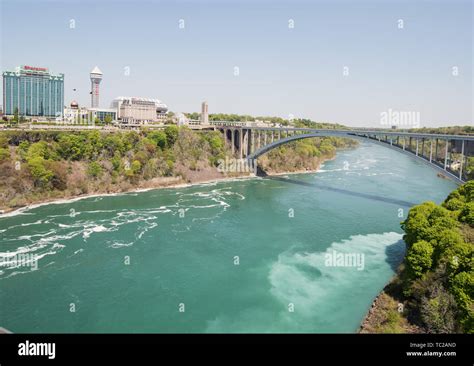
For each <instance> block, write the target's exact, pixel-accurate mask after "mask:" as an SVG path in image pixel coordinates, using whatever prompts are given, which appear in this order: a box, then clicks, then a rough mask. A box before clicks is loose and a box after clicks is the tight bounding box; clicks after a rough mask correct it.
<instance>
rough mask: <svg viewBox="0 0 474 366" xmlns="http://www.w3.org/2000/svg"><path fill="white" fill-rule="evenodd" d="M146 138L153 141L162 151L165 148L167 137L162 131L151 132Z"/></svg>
mask: <svg viewBox="0 0 474 366" xmlns="http://www.w3.org/2000/svg"><path fill="white" fill-rule="evenodd" d="M147 137H148V138H149V139H150V140H153V141H154V142H155V144H156V146H158V147H159V148H161V149H162V150H163V149H165V148H166V142H167V141H166V140H167V136H166V133H165V132H163V131H152V132H150V133H149V134H148V135H147Z"/></svg>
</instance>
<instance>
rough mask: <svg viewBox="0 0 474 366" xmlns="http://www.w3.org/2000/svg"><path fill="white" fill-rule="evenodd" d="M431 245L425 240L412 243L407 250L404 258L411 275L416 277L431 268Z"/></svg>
mask: <svg viewBox="0 0 474 366" xmlns="http://www.w3.org/2000/svg"><path fill="white" fill-rule="evenodd" d="M432 255H433V247H432V246H431V244H430V243H428V242H427V241H425V240H420V241H417V242H416V243H414V244H413V245H412V246H411V248H410V249H409V250H408V253H407V256H406V260H407V264H408V267H409V269H410V271H411V273H412V275H413V277H415V278H418V277H421V275H422V274H423V273H424V272H425V271H427V270H428V269H430V268H431V264H432V258H431V256H432Z"/></svg>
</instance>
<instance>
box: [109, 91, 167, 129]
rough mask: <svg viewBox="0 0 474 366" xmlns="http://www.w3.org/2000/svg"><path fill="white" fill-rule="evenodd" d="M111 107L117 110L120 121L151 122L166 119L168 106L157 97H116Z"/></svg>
mask: <svg viewBox="0 0 474 366" xmlns="http://www.w3.org/2000/svg"><path fill="white" fill-rule="evenodd" d="M111 108H113V109H115V110H116V111H117V119H118V120H119V121H120V122H122V123H152V122H158V121H160V122H161V121H163V120H164V119H166V113H167V112H168V106H167V105H166V104H165V103H163V102H162V101H161V100H159V99H150V98H139V97H117V98H115V99H114V100H113V101H112V105H111Z"/></svg>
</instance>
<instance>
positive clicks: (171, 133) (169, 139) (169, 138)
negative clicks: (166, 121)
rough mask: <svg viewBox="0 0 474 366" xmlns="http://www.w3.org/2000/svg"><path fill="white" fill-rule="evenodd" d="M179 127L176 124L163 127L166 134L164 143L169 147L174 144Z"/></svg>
mask: <svg viewBox="0 0 474 366" xmlns="http://www.w3.org/2000/svg"><path fill="white" fill-rule="evenodd" d="M178 133H179V128H178V126H174V125H172V126H167V127H165V134H166V145H167V146H168V147H171V146H173V145H174V143H175V142H176V140H177V139H178Z"/></svg>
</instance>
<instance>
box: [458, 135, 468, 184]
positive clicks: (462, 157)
mask: <svg viewBox="0 0 474 366" xmlns="http://www.w3.org/2000/svg"><path fill="white" fill-rule="evenodd" d="M466 160H467V159H466ZM463 164H464V140H462V145H461V161H460V162H459V179H462V166H463Z"/></svg>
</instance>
